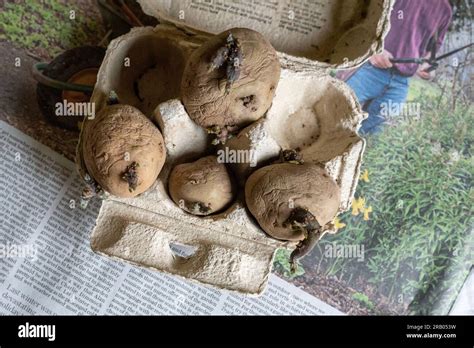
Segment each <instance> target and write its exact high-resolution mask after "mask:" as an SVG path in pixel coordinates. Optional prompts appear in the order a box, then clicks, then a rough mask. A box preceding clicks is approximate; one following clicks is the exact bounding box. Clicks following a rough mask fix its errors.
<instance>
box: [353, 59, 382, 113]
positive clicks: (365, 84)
mask: <svg viewBox="0 0 474 348" xmlns="http://www.w3.org/2000/svg"><path fill="white" fill-rule="evenodd" d="M390 75H391V74H390V72H389V71H388V70H384V69H379V68H376V67H374V66H373V65H371V64H370V63H369V62H367V63H365V64H364V65H362V66H361V67H360V68H359V70H357V71H356V72H355V73H354V74H353V75H352V76H351V77H350V78H349V79H348V80H347V81H346V83H347V84H348V85H349V87H351V88H352V90H353V91H354V94H355V95H356V97H357V99H358V100H359V103H360V104H361V105H363V104H365V103H367V102H369V101H370V100H372V99H375V98H377V97H379V96H381V95H382V94H383V92H384V90H385V88H386V87H387V85H388V83H389V81H390Z"/></svg>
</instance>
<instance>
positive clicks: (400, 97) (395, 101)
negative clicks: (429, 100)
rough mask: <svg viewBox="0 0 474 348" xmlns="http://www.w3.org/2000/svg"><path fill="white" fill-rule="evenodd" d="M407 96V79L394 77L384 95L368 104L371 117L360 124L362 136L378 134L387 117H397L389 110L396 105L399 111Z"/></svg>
mask: <svg viewBox="0 0 474 348" xmlns="http://www.w3.org/2000/svg"><path fill="white" fill-rule="evenodd" d="M407 94H408V78H406V77H403V76H399V75H394V76H393V77H392V78H391V80H390V83H389V85H388V88H387V90H386V91H385V93H384V94H383V95H381V96H380V97H377V98H375V99H374V100H372V101H371V102H370V104H369V106H368V108H367V112H368V113H369V115H371V116H372V117H370V116H369V118H368V119H366V120H365V121H364V122H363V123H362V127H361V128H360V132H361V133H362V134H375V133H378V132H380V131H381V129H382V124H383V123H384V122H385V120H386V117H387V116H390V117H392V116H398V115H394V114H393V113H391V110H392V109H393V107H394V106H395V105H397V106H398V109H399V110H400V109H401V104H402V103H403V102H405V99H406V97H407ZM382 111H384V112H382ZM387 112H389V113H390V115H386V113H387Z"/></svg>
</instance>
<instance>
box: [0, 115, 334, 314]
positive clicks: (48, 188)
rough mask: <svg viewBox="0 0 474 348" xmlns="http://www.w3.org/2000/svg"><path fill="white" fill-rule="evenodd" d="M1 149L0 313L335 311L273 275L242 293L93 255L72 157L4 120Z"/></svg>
mask: <svg viewBox="0 0 474 348" xmlns="http://www.w3.org/2000/svg"><path fill="white" fill-rule="evenodd" d="M0 150H1V156H0V169H1V175H0V187H1V190H0V197H1V207H2V209H1V210H0V217H1V224H0V226H1V227H0V314H3V315H25V314H27V315H55V314H63V315H73V314H83V315H121V314H127V315H128V314H138V315H147V314H150V315H152V314H170V315H173V314H182V315H207V314H211V315H227V314H231V315H298V314H299V315H341V314H343V313H342V312H340V311H339V310H337V309H335V308H333V307H331V306H330V305H328V304H326V303H324V302H323V301H321V300H319V299H317V298H315V297H313V296H311V295H309V294H308V293H306V292H304V291H303V290H301V289H300V288H298V287H296V286H294V285H292V284H290V283H288V282H286V281H285V280H283V279H281V278H279V277H278V276H276V275H271V277H270V281H269V285H268V288H267V290H266V291H265V293H264V295H262V296H260V297H246V296H244V295H240V294H234V293H230V292H226V291H220V290H215V289H212V288H208V287H204V286H199V285H195V284H192V283H189V282H188V281H184V280H181V279H179V278H176V277H173V276H169V275H166V274H162V273H159V272H153V271H150V270H146V269H141V268H137V267H134V266H131V265H128V264H125V263H122V262H118V261H114V260H110V259H107V258H104V257H102V256H99V255H97V254H94V253H93V252H92V250H91V248H90V246H89V234H90V232H91V230H92V228H93V225H94V222H95V219H96V217H97V214H98V211H99V208H100V201H98V200H96V201H94V202H92V203H91V204H90V205H89V206H88V208H87V209H86V210H84V209H82V208H81V207H80V204H79V197H80V192H81V181H80V180H79V178H78V176H77V174H76V171H75V167H74V163H73V162H71V161H69V160H67V159H66V158H64V157H62V156H61V155H59V154H57V153H55V152H54V151H52V150H51V149H49V148H47V147H46V146H44V145H42V144H40V143H38V142H37V141H35V140H34V139H32V138H30V137H28V136H26V135H24V134H23V133H21V132H20V131H18V130H16V129H15V128H13V127H11V126H9V125H7V124H6V123H4V122H2V121H0Z"/></svg>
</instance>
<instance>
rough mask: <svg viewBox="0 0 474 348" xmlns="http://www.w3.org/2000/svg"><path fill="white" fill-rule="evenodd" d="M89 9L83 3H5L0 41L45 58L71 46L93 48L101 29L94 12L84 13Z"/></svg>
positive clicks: (31, 0)
mask: <svg viewBox="0 0 474 348" xmlns="http://www.w3.org/2000/svg"><path fill="white" fill-rule="evenodd" d="M92 6H96V5H95V4H94V3H93V2H92V3H88V2H85V1H82V2H67V1H59V0H44V1H37V0H26V1H19V2H15V3H12V2H6V3H5V4H4V5H3V8H2V9H1V11H0V23H1V26H0V39H1V40H8V41H11V42H12V43H14V44H16V45H17V46H19V47H22V48H25V49H28V50H31V51H33V52H35V53H37V54H39V55H41V56H46V57H49V58H52V57H54V56H56V55H57V54H59V53H61V52H62V51H64V50H66V49H70V48H73V47H77V46H82V45H86V44H89V45H96V44H98V43H99V41H100V39H101V37H102V36H103V35H104V30H103V28H102V25H101V23H100V21H99V23H97V16H96V12H94V15H91V13H89V12H88V11H87V9H88V8H91V7H92ZM70 11H74V12H75V13H74V14H75V19H71V18H70V17H71V12H70Z"/></svg>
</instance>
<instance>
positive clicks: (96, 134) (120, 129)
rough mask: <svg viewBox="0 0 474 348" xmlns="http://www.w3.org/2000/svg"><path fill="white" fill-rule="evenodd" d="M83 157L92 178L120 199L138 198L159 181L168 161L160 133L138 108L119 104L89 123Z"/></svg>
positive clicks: (87, 123) (84, 133)
mask: <svg viewBox="0 0 474 348" xmlns="http://www.w3.org/2000/svg"><path fill="white" fill-rule="evenodd" d="M82 146H83V147H82V154H83V159H84V164H85V166H86V168H87V171H88V173H89V175H90V176H91V177H92V178H93V179H94V180H95V181H96V182H97V184H99V185H100V187H101V188H102V189H103V190H104V191H106V192H108V193H110V194H112V195H114V196H118V197H134V196H136V195H138V194H140V193H143V192H144V191H146V190H147V189H148V188H149V187H150V186H151V185H152V184H153V183H154V182H155V180H156V179H157V177H158V175H159V173H160V171H161V169H162V167H163V165H164V163H165V158H166V150H165V147H164V141H163V137H162V135H161V132H160V130H159V129H158V128H157V127H156V126H155V125H154V124H153V123H152V122H151V121H150V120H149V119H148V118H147V117H146V116H145V115H143V114H142V113H141V112H140V111H139V110H138V109H136V108H134V107H132V106H129V105H122V104H116V105H111V106H106V107H104V108H103V109H102V110H101V111H100V112H99V113H98V114H97V115H96V117H95V119H94V120H91V121H87V122H86V123H85V125H84V129H83V134H82Z"/></svg>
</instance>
